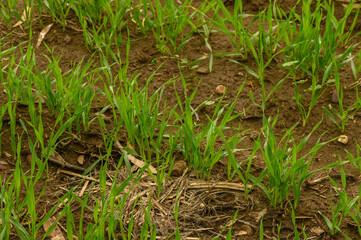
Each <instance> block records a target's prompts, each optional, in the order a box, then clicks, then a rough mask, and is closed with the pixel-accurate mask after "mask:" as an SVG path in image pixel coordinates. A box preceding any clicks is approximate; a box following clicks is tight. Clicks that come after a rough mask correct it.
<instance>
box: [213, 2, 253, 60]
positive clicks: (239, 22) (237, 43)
mask: <svg viewBox="0 0 361 240" xmlns="http://www.w3.org/2000/svg"><path fill="white" fill-rule="evenodd" d="M215 2H216V3H217V4H215V7H214V8H213V11H214V16H215V17H214V19H212V23H213V25H214V26H215V27H217V28H218V29H219V30H220V31H221V32H223V33H224V34H226V35H227V37H228V38H229V39H230V40H231V42H232V43H233V46H234V47H235V50H236V53H238V54H241V56H242V58H243V59H247V52H248V48H247V41H246V36H247V35H248V34H249V32H248V29H247V28H245V24H244V23H243V19H244V18H245V17H249V16H250V15H247V14H244V13H243V4H242V1H235V3H234V9H233V13H231V12H230V11H228V9H227V8H226V6H225V5H224V3H223V2H222V1H221V0H215ZM223 16H224V17H223ZM227 24H231V25H232V28H233V30H231V29H229V27H227Z"/></svg>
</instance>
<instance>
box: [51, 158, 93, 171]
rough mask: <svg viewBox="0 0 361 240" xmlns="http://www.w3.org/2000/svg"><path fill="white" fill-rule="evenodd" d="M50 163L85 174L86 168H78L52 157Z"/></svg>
mask: <svg viewBox="0 0 361 240" xmlns="http://www.w3.org/2000/svg"><path fill="white" fill-rule="evenodd" d="M48 161H49V162H51V163H54V164H56V165H60V166H61V167H62V168H68V169H72V170H75V171H80V172H85V170H86V169H85V168H82V167H78V166H75V165H72V164H70V163H67V162H63V161H59V160H56V159H55V158H52V157H50V158H49V160H48Z"/></svg>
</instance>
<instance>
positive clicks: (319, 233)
mask: <svg viewBox="0 0 361 240" xmlns="http://www.w3.org/2000/svg"><path fill="white" fill-rule="evenodd" d="M311 232H313V233H315V234H316V235H317V236H320V235H321V234H322V233H324V232H325V231H324V230H323V229H322V228H320V227H313V228H311Z"/></svg>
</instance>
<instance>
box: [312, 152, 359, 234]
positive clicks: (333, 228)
mask: <svg viewBox="0 0 361 240" xmlns="http://www.w3.org/2000/svg"><path fill="white" fill-rule="evenodd" d="M339 158H340V156H339ZM329 179H330V181H331V182H332V185H333V186H334V187H335V189H336V190H337V193H338V196H339V202H338V203H337V204H336V206H334V203H333V199H332V198H331V200H330V207H331V219H329V218H328V217H327V216H326V215H324V214H322V213H321V212H319V213H320V214H321V216H322V217H323V219H324V220H325V222H326V225H327V227H328V228H329V229H330V233H331V235H335V234H336V233H338V232H340V233H342V235H343V236H344V237H345V239H350V240H351V238H349V237H348V236H347V235H346V234H345V233H343V232H342V231H341V228H340V227H341V224H342V223H343V219H344V218H345V217H346V216H347V215H348V214H349V213H351V215H352V216H353V217H355V219H356V220H358V223H360V220H359V219H357V218H359V217H360V210H358V215H354V214H353V212H352V211H351V210H352V209H355V208H356V205H355V204H356V201H357V200H358V199H359V196H357V197H355V198H354V199H350V198H349V197H348V196H347V193H346V174H345V172H344V170H343V168H341V182H342V187H339V186H338V184H337V183H336V182H335V180H333V179H332V178H331V177H330V176H329ZM358 228H359V231H360V224H359V225H358ZM360 233H361V232H360Z"/></svg>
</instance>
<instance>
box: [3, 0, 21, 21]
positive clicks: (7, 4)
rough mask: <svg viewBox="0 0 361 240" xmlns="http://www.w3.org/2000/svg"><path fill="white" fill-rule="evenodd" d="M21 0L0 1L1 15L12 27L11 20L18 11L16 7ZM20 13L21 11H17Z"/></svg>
mask: <svg viewBox="0 0 361 240" xmlns="http://www.w3.org/2000/svg"><path fill="white" fill-rule="evenodd" d="M18 1H19V0H5V1H2V2H1V3H0V16H1V18H2V19H4V20H5V21H6V23H7V25H8V28H11V24H12V22H11V20H12V17H13V16H14V15H15V14H14V12H16V10H15V7H16V6H17V4H18ZM17 15H19V13H17Z"/></svg>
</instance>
